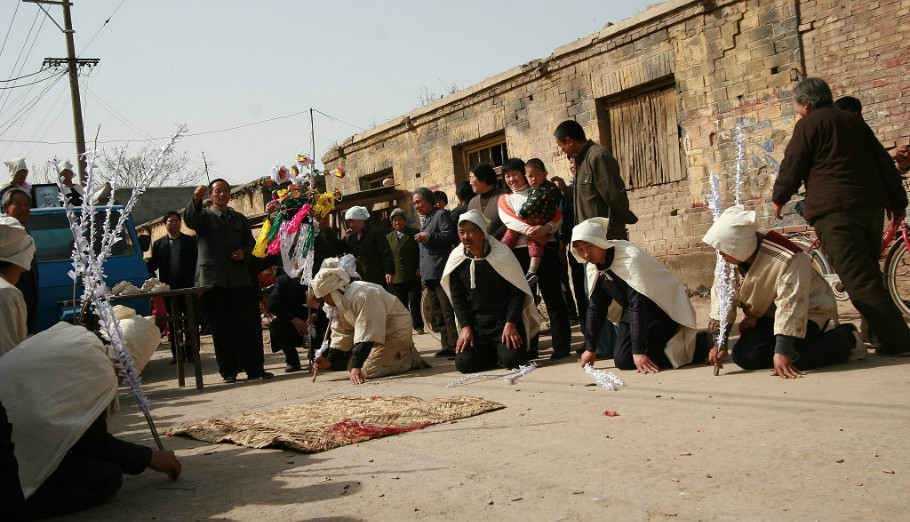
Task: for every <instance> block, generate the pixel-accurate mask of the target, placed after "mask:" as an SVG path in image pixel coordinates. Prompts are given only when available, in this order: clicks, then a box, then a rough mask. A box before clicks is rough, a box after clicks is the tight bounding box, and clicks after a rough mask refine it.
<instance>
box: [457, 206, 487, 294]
mask: <svg viewBox="0 0 910 522" xmlns="http://www.w3.org/2000/svg"><path fill="white" fill-rule="evenodd" d="M464 221H469V222H471V223H474V224H475V225H477V228H479V229H480V233H481V234H483V235H484V238H486V236H487V227H489V226H490V220H489V219H487V217H486V216H484V215H483V214H481V213H480V211H479V210H476V209H475V210H469V211H467V212H465V213H464V214H462V215H460V216H459V217H458V224H459V225H460V224H461V223H462V222H464ZM469 259H470V260H471V270H470V273H471V288H477V284H476V282H475V281H474V279H475V278H474V265H475V264H476V263H477V262H478V261H483V260H485V259H486V256H483V257H470V258H469Z"/></svg>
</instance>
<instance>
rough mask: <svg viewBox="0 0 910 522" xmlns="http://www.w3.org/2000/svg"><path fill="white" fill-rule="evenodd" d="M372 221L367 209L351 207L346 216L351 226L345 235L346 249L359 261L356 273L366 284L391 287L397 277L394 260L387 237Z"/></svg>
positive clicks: (346, 220) (345, 219)
mask: <svg viewBox="0 0 910 522" xmlns="http://www.w3.org/2000/svg"><path fill="white" fill-rule="evenodd" d="M369 218H370V212H369V211H368V210H367V209H366V207H361V206H355V207H351V208H349V209H348V210H347V212H345V213H344V221H345V223H346V224H347V226H348V228H347V229H346V230H345V236H344V246H345V250H346V251H347V253H348V254H351V255H353V256H354V258H356V259H357V273H358V274H360V275H361V277H363V280H364V281H369V282H371V283H376V284H377V285H380V286H382V287H383V288H388V286H389V285H391V284H392V279H393V278H394V276H395V258H393V257H392V251H391V250H389V242H388V241H386V238H385V234H383V232H382V230H380V229H379V228H376V227H373V226H371V225H370V224H369V223H367V220H368V219H369Z"/></svg>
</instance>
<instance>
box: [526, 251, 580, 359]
mask: <svg viewBox="0 0 910 522" xmlns="http://www.w3.org/2000/svg"><path fill="white" fill-rule="evenodd" d="M556 250H557V249H556V242H555V241H551V242H549V243H547V244H546V246H545V247H544V255H543V258H541V260H540V268H539V269H538V270H537V275H538V276H539V277H540V280H539V281H538V283H537V286H538V288H539V289H540V295H541V296H542V297H543V302H544V304H545V305H546V306H547V314H548V315H549V316H550V334H551V336H552V338H553V353H559V354H566V353H569V348H570V340H571V337H570V336H571V332H570V331H569V313H568V312H567V311H566V302H565V301H564V300H563V297H562V290H561V289H560V278H559V271H560V270H562V269H563V268H564V267H563V266H562V264H560V263H559V260H558V259H557V257H558V256H557V253H556ZM512 253H514V254H515V257H516V258H517V259H518V263H519V264H520V265H521V269H522V270H524V271H527V270H528V267H529V266H530V264H531V257H530V256H529V255H528V249H527V248H516V249H515V250H513V251H512ZM530 352H531V353H532V354H535V353H536V352H537V338H536V337H535V338H534V339H532V340H531V348H530Z"/></svg>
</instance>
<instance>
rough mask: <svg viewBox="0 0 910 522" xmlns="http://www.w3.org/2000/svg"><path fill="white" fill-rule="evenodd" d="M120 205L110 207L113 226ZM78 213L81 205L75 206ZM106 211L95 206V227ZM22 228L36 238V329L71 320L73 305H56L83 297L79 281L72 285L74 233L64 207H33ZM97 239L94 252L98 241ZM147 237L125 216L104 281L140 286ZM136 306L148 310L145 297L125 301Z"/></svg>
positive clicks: (145, 274) (146, 312)
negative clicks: (120, 234)
mask: <svg viewBox="0 0 910 522" xmlns="http://www.w3.org/2000/svg"><path fill="white" fill-rule="evenodd" d="M122 211H123V207H122V206H115V207H113V210H112V211H111V217H110V219H111V221H112V226H113V225H115V224H116V223H117V220H118V219H119V218H120V213H121V212H122ZM76 212H77V213H81V209H79V208H77V209H76ZM106 212H107V209H106V207H96V208H95V213H96V222H95V223H96V224H95V226H96V227H99V228H100V227H102V226H103V223H104V219H105V214H106ZM25 228H26V230H28V232H29V234H31V236H32V237H33V238H34V239H35V260H36V262H37V263H38V312H37V314H38V317H37V320H36V327H37V330H38V331H39V332H40V331H42V330H46V329H47V328H49V327H51V326H53V325H54V324H56V323H57V322H58V321H61V320H72V315H73V309H72V307H67V308H66V309H63V307H61V306H59V305H58V303H60V302H61V301H69V300H72V299H73V298H74V297H75V298H76V299H79V298H81V297H82V290H83V289H82V285H81V282H80V284H78V285H76V286H75V287H74V284H73V280H72V279H71V278H70V276H69V272H70V271H72V270H73V260H72V257H71V256H72V252H73V243H74V241H73V233H72V231H71V230H70V227H69V221H68V220H67V218H66V209H65V208H62V207H55V208H39V209H32V212H31V217H29V219H28V221H27V222H26V223H25ZM97 243H98V242H97V241H96V245H94V246H95V252H96V253H97V252H98V248H99V246H100V245H99V244H97ZM148 245H149V237H148V236H143V238H142V240H140V238H139V237H138V236H137V235H136V229H135V227H134V226H133V220H132V219H131V218H130V217H127V220H126V226H125V227H124V229H123V234H122V237H121V239H120V241H118V242H116V243H114V245H113V247H112V248H111V255H110V256H109V257H108V258H107V260H106V261H105V263H104V275H105V281H106V284H107V286H108V287H113V286H114V285H116V284H117V283H119V282H120V281H129V282H131V283H133V284H134V285H136V286H138V287H141V286H142V283H143V282H144V281H145V280H146V279H148V277H149V275H148V270H147V269H146V267H145V262H144V261H143V259H142V253H143V251H145V250H147V249H148ZM124 304H126V305H127V306H129V307H131V308H135V309H136V312H137V313H138V314H140V315H149V314H150V313H151V304H150V302H149V300H148V299H137V300H134V301H129V302H127V303H124Z"/></svg>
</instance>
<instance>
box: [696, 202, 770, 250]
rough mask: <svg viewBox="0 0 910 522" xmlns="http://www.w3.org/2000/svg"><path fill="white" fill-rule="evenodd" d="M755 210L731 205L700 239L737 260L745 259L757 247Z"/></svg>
mask: <svg viewBox="0 0 910 522" xmlns="http://www.w3.org/2000/svg"><path fill="white" fill-rule="evenodd" d="M757 230H758V225H757V224H756V223H755V211H753V210H749V211H747V210H746V209H745V207H743V206H742V205H733V206H732V207H730V208H728V209H727V210H725V211H724V213H723V214H721V216H720V217H719V218H717V221H715V222H714V224H713V225H711V228H710V229H708V233H707V234H705V237H703V238H702V239H701V240H702V241H704V242H705V243H707V244H708V245H710V246H711V247H713V248H714V249H715V250H718V251H720V252H723V253H724V254H727V255H728V256H730V257H732V258H733V259H736V260H737V261H745V260H747V259H749V258H750V257H751V256H752V253H753V252H755V249H757V248H758V238H757V237H756V236H755V232H756V231H757Z"/></svg>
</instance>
